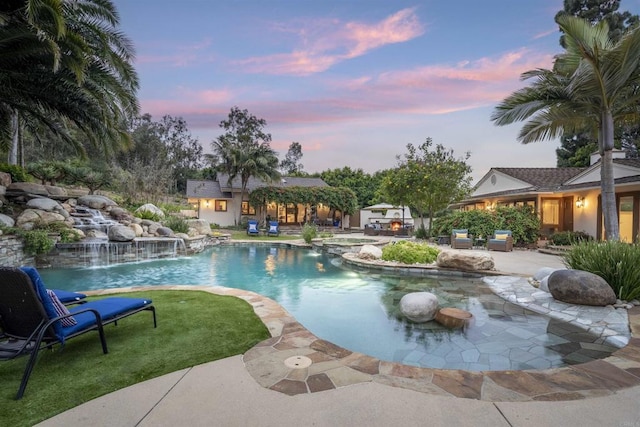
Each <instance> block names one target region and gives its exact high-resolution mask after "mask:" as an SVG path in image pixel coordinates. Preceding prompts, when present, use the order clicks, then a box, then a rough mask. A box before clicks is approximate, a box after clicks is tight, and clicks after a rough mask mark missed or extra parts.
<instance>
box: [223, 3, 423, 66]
mask: <svg viewBox="0 0 640 427" xmlns="http://www.w3.org/2000/svg"><path fill="white" fill-rule="evenodd" d="M304 27H305V28H304V29H291V28H286V27H282V26H281V27H278V28H279V31H283V32H284V31H286V32H289V33H292V34H295V35H297V37H298V45H299V46H298V47H297V48H296V49H294V50H293V51H292V52H289V53H279V54H274V55H268V56H259V57H254V58H247V59H244V60H240V61H236V62H235V65H236V66H239V67H241V69H242V71H244V72H250V73H266V74H275V75H281V74H284V75H309V74H315V73H319V72H322V71H326V70H328V69H329V68H331V67H332V66H333V65H335V64H336V63H338V62H342V61H345V60H348V59H352V58H355V57H358V56H362V55H365V54H366V53H367V52H369V51H371V50H373V49H376V48H378V47H381V46H385V45H389V44H393V43H402V42H405V41H408V40H411V39H413V38H416V37H418V36H420V35H422V34H423V33H424V28H423V26H422V24H420V22H419V20H418V17H417V15H416V14H415V10H414V9H413V8H408V9H403V10H401V11H399V12H396V13H395V14H393V15H391V16H389V17H387V18H385V19H384V20H382V21H380V22H378V23H374V24H367V23H362V22H354V21H351V22H346V23H344V22H341V21H338V20H331V21H327V20H323V21H316V22H306V23H304Z"/></svg>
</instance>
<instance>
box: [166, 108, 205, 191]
mask: <svg viewBox="0 0 640 427" xmlns="http://www.w3.org/2000/svg"><path fill="white" fill-rule="evenodd" d="M159 131H160V141H161V142H162V143H163V144H164V146H165V147H166V152H167V157H168V158H167V161H168V163H169V165H170V167H171V170H172V174H173V183H174V185H173V190H174V191H175V192H184V191H185V190H186V189H187V180H188V179H191V178H195V177H196V176H197V174H198V170H199V169H200V168H201V167H202V156H203V154H202V146H201V145H200V143H199V142H198V139H197V138H193V137H192V136H191V133H190V132H189V129H188V127H187V122H186V121H185V120H184V119H183V118H182V117H171V116H169V115H166V116H164V117H162V121H161V122H160V123H159Z"/></svg>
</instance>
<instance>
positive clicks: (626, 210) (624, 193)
mask: <svg viewBox="0 0 640 427" xmlns="http://www.w3.org/2000/svg"><path fill="white" fill-rule="evenodd" d="M613 173H614V178H615V191H616V201H617V206H618V217H619V222H620V239H621V240H624V241H627V242H632V241H635V239H636V237H637V236H638V232H639V231H640V229H639V225H640V159H628V158H625V153H624V152H623V151H620V150H616V151H614V159H613ZM522 205H530V206H533V207H534V209H535V210H536V211H537V212H538V214H539V215H540V220H541V230H540V233H541V235H543V236H549V235H551V234H553V233H555V232H558V231H584V232H586V233H588V234H589V235H591V236H594V237H597V238H599V239H602V238H603V237H604V230H603V221H602V206H601V200H600V156H599V155H598V154H597V153H596V154H593V155H592V156H591V165H590V166H588V167H583V168H491V170H489V172H487V174H486V175H484V176H483V177H482V179H480V181H478V183H477V184H476V186H475V187H474V191H473V193H472V194H471V196H470V197H468V198H467V199H465V200H463V201H461V202H459V203H457V204H456V205H455V207H458V208H460V209H464V210H471V209H494V208H495V207H496V206H522Z"/></svg>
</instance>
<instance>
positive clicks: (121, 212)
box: [108, 206, 133, 221]
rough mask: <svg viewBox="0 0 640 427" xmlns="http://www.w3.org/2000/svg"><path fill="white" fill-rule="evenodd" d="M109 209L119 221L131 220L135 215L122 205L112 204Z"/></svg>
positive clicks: (111, 214) (110, 214) (112, 216)
mask: <svg viewBox="0 0 640 427" xmlns="http://www.w3.org/2000/svg"><path fill="white" fill-rule="evenodd" d="M108 211H109V216H110V217H111V218H113V219H115V220H117V221H122V220H129V221H131V220H132V219H133V216H132V215H131V214H130V213H129V211H127V210H126V209H124V208H121V207H120V206H112V207H111V208H110V209H108Z"/></svg>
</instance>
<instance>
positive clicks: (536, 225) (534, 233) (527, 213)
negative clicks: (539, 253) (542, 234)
mask: <svg viewBox="0 0 640 427" xmlns="http://www.w3.org/2000/svg"><path fill="white" fill-rule="evenodd" d="M454 228H466V229H468V230H469V233H471V234H473V235H474V236H475V237H480V236H482V237H487V236H492V235H493V232H494V231H495V230H511V232H512V234H513V241H514V243H515V244H518V245H526V244H529V243H534V242H536V241H537V240H538V233H539V231H540V218H538V215H537V214H536V212H535V211H534V209H533V207H532V206H517V207H505V206H500V207H498V208H497V209H496V210H493V211H490V210H484V209H475V210H471V211H455V212H451V213H449V214H448V215H445V216H443V217H440V218H436V219H435V220H434V221H433V227H432V231H433V233H434V235H449V234H450V233H451V230H453V229H454Z"/></svg>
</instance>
